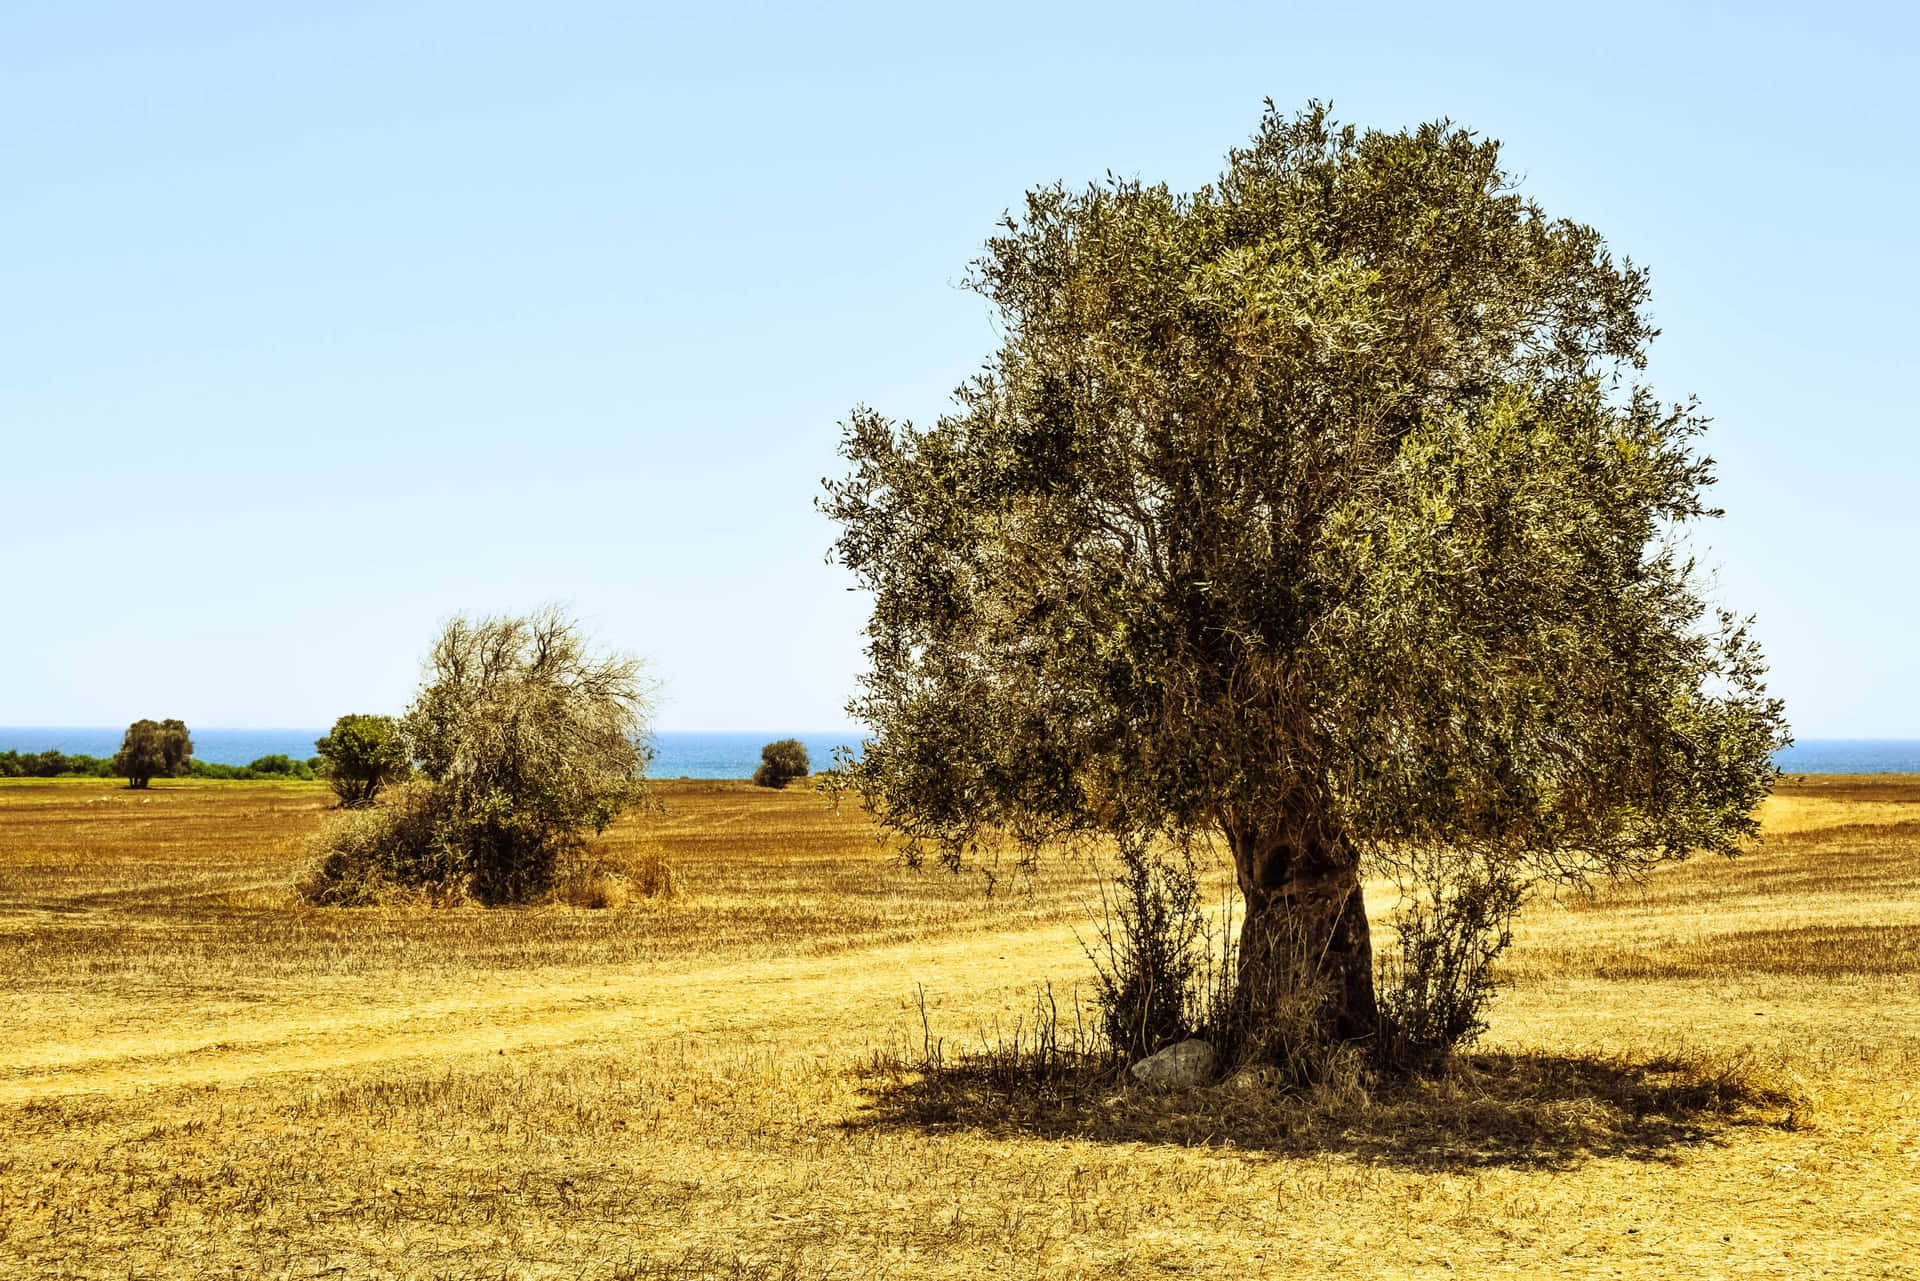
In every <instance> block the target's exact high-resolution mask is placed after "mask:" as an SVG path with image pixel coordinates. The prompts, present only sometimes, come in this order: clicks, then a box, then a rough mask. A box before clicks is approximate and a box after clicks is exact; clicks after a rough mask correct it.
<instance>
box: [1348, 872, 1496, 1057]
mask: <svg viewBox="0 0 1920 1281" xmlns="http://www.w3.org/2000/svg"><path fill="white" fill-rule="evenodd" d="M1524 897H1525V887H1524V885H1523V884H1522V882H1521V881H1520V880H1519V879H1518V878H1517V877H1516V876H1515V875H1514V873H1513V871H1512V870H1511V869H1508V868H1503V867H1500V866H1499V865H1495V864H1475V863H1466V862H1460V861H1457V860H1456V861H1452V862H1449V863H1447V864H1446V865H1444V866H1440V867H1433V868H1427V869H1424V871H1423V872H1422V873H1421V874H1420V875H1419V876H1418V878H1417V879H1408V878H1403V883H1402V887H1401V906H1400V908H1399V910H1398V911H1397V912H1396V913H1395V915H1394V924H1395V926H1396V927H1397V938H1396V940H1395V946H1394V950H1393V951H1392V952H1390V953H1389V954H1388V955H1387V956H1386V957H1384V958H1383V960H1382V963H1381V966H1380V1045H1379V1051H1380V1055H1379V1057H1380V1058H1381V1060H1382V1062H1383V1063H1386V1064H1388V1065H1391V1066H1395V1067H1400V1068H1409V1069H1431V1068H1434V1067H1437V1066H1439V1065H1440V1064H1442V1063H1444V1062H1445V1061H1446V1059H1447V1057H1448V1056H1449V1055H1450V1054H1452V1052H1453V1051H1454V1050H1456V1049H1458V1048H1460V1047H1462V1046H1464V1045H1468V1044H1470V1043H1472V1042H1473V1041H1474V1040H1475V1039H1476V1038H1478V1037H1479V1035H1480V1033H1482V1032H1484V1031H1485V1030H1486V1020H1485V1017H1484V1014H1485V1010H1486V1007H1487V1005H1488V1004H1489V1003H1490V1002H1491V1001H1492V1000H1493V996H1494V986H1495V985H1494V977H1493V965H1494V962H1495V961H1497V960H1498V959H1499V957H1500V955H1501V953H1503V952H1504V951H1506V949H1507V946H1508V945H1509V944H1510V943H1512V942H1513V929H1512V925H1513V918H1514V916H1515V915H1516V914H1517V913H1518V912H1519V910H1520V905H1521V902H1522V900H1523V899H1524Z"/></svg>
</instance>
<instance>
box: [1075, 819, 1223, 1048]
mask: <svg viewBox="0 0 1920 1281" xmlns="http://www.w3.org/2000/svg"><path fill="white" fill-rule="evenodd" d="M1120 859H1121V870H1120V874H1119V875H1118V876H1116V877H1114V878H1113V884H1112V885H1111V886H1107V885H1102V886H1101V887H1100V912H1099V915H1098V916H1095V917H1094V918H1093V931H1094V936H1095V937H1094V940H1093V941H1091V942H1088V941H1086V940H1083V941H1082V944H1081V946H1082V947H1083V948H1084V949H1085V951H1086V953H1087V957H1088V959H1089V960H1091V961H1092V962H1093V968H1094V995H1095V999H1096V1001H1097V1004H1098V1007H1099V1024H1098V1026H1099V1030H1100V1032H1101V1033H1102V1034H1103V1035H1104V1036H1105V1038H1106V1043H1107V1045H1108V1046H1109V1047H1110V1048H1111V1050H1112V1052H1113V1053H1114V1054H1116V1055H1121V1056H1124V1057H1128V1058H1141V1057H1144V1056H1145V1055H1148V1054H1152V1053H1154V1052H1155V1051H1156V1050H1159V1049H1161V1048H1162V1047H1164V1046H1167V1045H1171V1044H1173V1043H1174V1042H1176V1041H1180V1040H1184V1039H1185V1038H1187V1037H1189V1036H1191V1035H1193V1034H1194V1032H1195V1030H1196V1029H1197V1028H1198V1027H1199V1025H1200V1022H1201V1011H1200V1007H1201V1005H1202V1004H1203V994H1204V991H1205V983H1204V975H1205V972H1206V962H1207V959H1208V956H1209V954H1210V952H1211V947H1210V946H1209V945H1210V942H1211V939H1210V937H1209V935H1208V933H1207V922H1206V917H1205V913H1203V912H1202V911H1201V910H1200V890H1199V880H1198V878H1197V876H1196V875H1195V873H1194V867H1193V861H1192V859H1191V858H1182V857H1176V858H1164V857H1160V856H1158V855H1156V854H1155V853H1154V852H1153V851H1151V850H1148V849H1145V848H1141V847H1138V846H1126V847H1123V848H1122V849H1121V851H1120Z"/></svg>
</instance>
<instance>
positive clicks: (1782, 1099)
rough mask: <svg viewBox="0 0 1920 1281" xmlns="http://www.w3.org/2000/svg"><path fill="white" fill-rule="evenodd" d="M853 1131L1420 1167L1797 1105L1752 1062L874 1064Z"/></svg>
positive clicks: (1562, 1157) (1612, 1147) (1506, 1157)
mask: <svg viewBox="0 0 1920 1281" xmlns="http://www.w3.org/2000/svg"><path fill="white" fill-rule="evenodd" d="M867 1081H868V1092H869V1096H870V1102H869V1104H868V1105H867V1107H865V1108H864V1109H863V1110H862V1112H861V1114H860V1115H859V1116H857V1117H855V1118H854V1119H852V1120H850V1121H849V1122H847V1125H848V1126H849V1127H850V1128H853V1129H908V1130H918V1131H922V1132H931V1133H941V1132H946V1133H973V1134H980V1135H985V1136H989V1137H1004V1138H1012V1137H1020V1136H1025V1137H1030V1138H1042V1139H1076V1140H1080V1141H1087V1142H1096V1143H1164V1144H1175V1145H1179V1146H1186V1147H1221V1148H1238V1149H1243V1150H1248V1151H1261V1152H1268V1153H1272V1154H1275V1155H1287V1156H1311V1155H1343V1156H1349V1157H1354V1158H1357V1159H1360V1160H1365V1161H1371V1162H1378V1163H1383V1164H1389V1165H1395V1166H1401V1167H1406V1168H1410V1169H1418V1170H1431V1171H1468V1170H1476V1169H1486V1168H1491V1167H1499V1166H1507V1167H1525V1168H1536V1169H1565V1168H1569V1167H1571V1166H1575V1165H1578V1164H1580V1163H1582V1162H1584V1161H1588V1160H1593V1159H1597V1158H1608V1157H1614V1158H1627V1159H1630V1160H1638V1161H1671V1160H1676V1159H1678V1157H1679V1156H1680V1154H1681V1153H1682V1152H1683V1151H1684V1150H1685V1149H1687V1148H1689V1147H1695V1146H1699V1145H1702V1144H1709V1143H1716V1142H1720V1141H1723V1138H1724V1136H1725V1134H1726V1133H1727V1131H1729V1130H1730V1129H1732V1128H1733V1127H1738V1126H1767V1127H1774V1128H1786V1129H1792V1128H1797V1127H1798V1126H1799V1124H1800V1115H1799V1113H1798V1111H1797V1106H1798V1104H1799V1100H1798V1099H1796V1097H1795V1096H1794V1094H1793V1093H1792V1092H1791V1091H1790V1090H1789V1089H1786V1088H1783V1087H1782V1086H1781V1085H1780V1084H1778V1083H1776V1082H1773V1081H1770V1080H1768V1079H1767V1078H1766V1074H1765V1073H1763V1072H1762V1071H1761V1070H1760V1069H1759V1068H1758V1066H1757V1065H1756V1064H1755V1063H1754V1062H1753V1061H1752V1060H1751V1059H1749V1058H1745V1057H1738V1056H1736V1057H1731V1058H1724V1059H1710V1058H1706V1057H1699V1056H1682V1055H1671V1056H1662V1057H1658V1058H1653V1059H1646V1060H1639V1061H1634V1060H1629V1059H1623V1058H1608V1057H1601V1056H1581V1055H1562V1054H1545V1053H1489V1054H1472V1055H1463V1056H1460V1057H1459V1058H1457V1059H1456V1060H1455V1062H1454V1063H1453V1065H1452V1066H1451V1067H1449V1068H1448V1070H1447V1071H1446V1072H1445V1073H1443V1074H1440V1075H1437V1076H1417V1077H1408V1078H1380V1079H1375V1080H1372V1081H1369V1082H1366V1083H1364V1084H1362V1083H1360V1082H1358V1081H1355V1082H1352V1083H1349V1084H1347V1085H1346V1086H1344V1087H1342V1088H1328V1087H1324V1086H1323V1087H1320V1088H1317V1089H1308V1090H1281V1089H1275V1088H1272V1087H1270V1086H1264V1085H1249V1084H1247V1083H1246V1082H1245V1081H1241V1082H1229V1083H1225V1084H1220V1085H1214V1086H1209V1087H1203V1088H1199V1089H1192V1090H1178V1091H1172V1092H1167V1093H1152V1092H1148V1091H1146V1090H1143V1089H1141V1088H1139V1087H1137V1086H1134V1085H1131V1084H1129V1083H1127V1082H1126V1081H1125V1080H1124V1074H1123V1073H1119V1072H1116V1071H1115V1070H1113V1069H1112V1068H1111V1067H1108V1066H1104V1065H1098V1064H1095V1063H1093V1062H1091V1061H1085V1060H1083V1061H1080V1062H1078V1063H1068V1064H1061V1063H1058V1062H1056V1063H1054V1064H1052V1065H1050V1066H1049V1067H1048V1068H1047V1069H1046V1070H1035V1069H1034V1068H1033V1067H1032V1065H1030V1064H1013V1063H1009V1062H1008V1061H1007V1060H1006V1059H1005V1058H996V1057H992V1056H986V1055H983V1056H980V1057H978V1058H975V1059H963V1060H961V1061H960V1062H958V1063H952V1064H943V1065H939V1066H937V1067H935V1068H933V1069H931V1070H917V1069H913V1070H910V1069H906V1068H903V1067H901V1066H900V1065H898V1064H893V1065H889V1064H886V1063H884V1062H876V1063H875V1064H874V1065H873V1067H872V1068H871V1069H870V1072H869V1075H868V1077H867Z"/></svg>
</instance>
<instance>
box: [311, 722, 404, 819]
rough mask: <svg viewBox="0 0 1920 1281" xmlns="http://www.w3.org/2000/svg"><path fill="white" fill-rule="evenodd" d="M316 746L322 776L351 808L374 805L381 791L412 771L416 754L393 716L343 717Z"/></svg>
mask: <svg viewBox="0 0 1920 1281" xmlns="http://www.w3.org/2000/svg"><path fill="white" fill-rule="evenodd" d="M313 746H314V749H315V750H316V751H317V752H319V755H318V756H316V757H315V758H314V759H315V760H317V761H319V762H320V763H321V774H322V776H323V777H324V778H325V779H326V780H327V784H328V786H330V787H332V788H333V792H334V795H336V796H338V797H339V798H340V804H341V805H342V806H343V807H345V808H348V809H352V808H354V807H356V806H360V805H371V804H372V803H373V800H374V798H375V797H377V796H378V795H379V794H380V789H381V788H383V787H386V786H387V785H388V784H391V783H398V782H400V781H402V780H404V779H405V778H406V777H407V775H408V774H409V773H411V772H412V770H413V753H412V751H411V749H409V747H408V746H407V741H406V738H405V736H404V735H402V734H401V732H400V725H399V722H397V721H395V720H394V719H393V717H391V716H366V715H357V714H349V715H346V716H342V717H341V718H340V719H339V720H337V721H335V722H334V723H333V731H332V732H331V733H329V734H328V735H327V736H326V737H325V738H321V739H317V740H315V742H314V744H313Z"/></svg>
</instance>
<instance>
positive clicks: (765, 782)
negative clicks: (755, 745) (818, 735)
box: [753, 738, 813, 787]
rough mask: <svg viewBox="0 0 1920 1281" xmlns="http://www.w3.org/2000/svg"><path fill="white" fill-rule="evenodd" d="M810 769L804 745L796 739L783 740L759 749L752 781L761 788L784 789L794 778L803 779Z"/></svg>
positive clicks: (810, 764)
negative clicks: (758, 760)
mask: <svg viewBox="0 0 1920 1281" xmlns="http://www.w3.org/2000/svg"><path fill="white" fill-rule="evenodd" d="M812 768H813V766H812V763H811V762H810V761H808V759H807V747H806V744H804V743H802V742H801V741H800V740H799V739H797V738H783V739H781V740H779V741H778V742H774V743H768V744H767V745H766V746H765V747H763V748H761V749H760V764H759V765H758V766H757V767H756V768H755V769H754V771H753V781H754V782H755V783H756V784H758V785H759V786H761V787H785V786H786V785H787V784H788V783H791V782H792V781H793V780H794V779H796V778H805V777H806V776H807V775H808V773H810V772H811V771H812Z"/></svg>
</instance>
